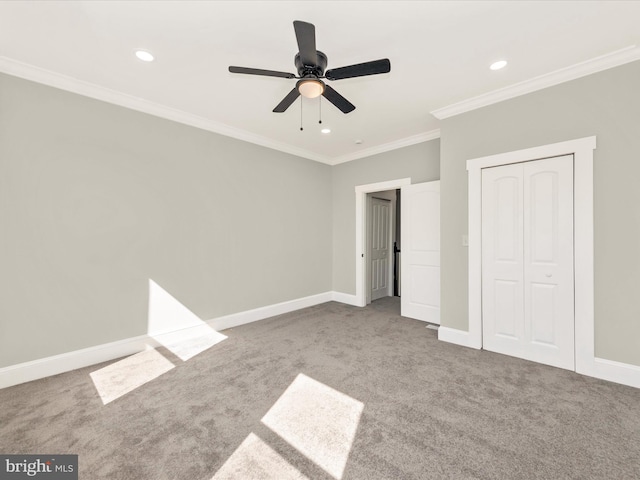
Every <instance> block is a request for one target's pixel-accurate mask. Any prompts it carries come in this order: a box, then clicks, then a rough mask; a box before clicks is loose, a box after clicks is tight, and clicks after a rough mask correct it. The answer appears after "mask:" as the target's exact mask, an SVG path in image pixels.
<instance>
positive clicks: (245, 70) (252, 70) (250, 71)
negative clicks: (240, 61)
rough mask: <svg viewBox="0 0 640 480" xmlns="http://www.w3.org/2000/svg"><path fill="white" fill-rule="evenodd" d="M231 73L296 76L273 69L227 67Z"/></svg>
mask: <svg viewBox="0 0 640 480" xmlns="http://www.w3.org/2000/svg"><path fill="white" fill-rule="evenodd" d="M229 71H230V72H231V73H245V74H247V75H262V76H264V77H280V78H296V76H295V75H294V74H293V73H287V72H276V71H275V70H261V69H259V68H247V67H229Z"/></svg>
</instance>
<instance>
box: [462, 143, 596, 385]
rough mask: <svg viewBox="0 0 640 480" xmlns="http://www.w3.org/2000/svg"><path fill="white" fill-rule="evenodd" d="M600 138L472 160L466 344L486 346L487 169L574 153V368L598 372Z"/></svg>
mask: <svg viewBox="0 0 640 480" xmlns="http://www.w3.org/2000/svg"><path fill="white" fill-rule="evenodd" d="M595 148H596V137H595V136H591V137H584V138H580V139H576V140H569V141H566V142H559V143H553V144H550V145H543V146H540V147H533V148H527V149H524V150H517V151H514V152H507V153H501V154H497V155H490V156H487V157H481V158H475V159H472V160H468V161H467V170H468V172H469V199H468V200H469V206H468V208H469V333H468V338H467V345H468V346H470V347H473V348H478V349H479V348H482V244H481V238H482V237H481V233H482V169H483V168H488V167H496V166H500V165H509V164H512V163H520V162H526V161H531V160H540V159H543V158H549V157H558V156H561V155H573V158H574V160H573V163H574V193H573V197H574V276H575V293H574V294H575V312H574V315H575V358H576V362H575V368H576V372H578V373H583V374H587V375H593V373H592V369H593V363H594V359H595V342H594V340H595V335H594V297H593V295H594V270H593V150H594V149H595Z"/></svg>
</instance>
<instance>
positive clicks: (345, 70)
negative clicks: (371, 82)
mask: <svg viewBox="0 0 640 480" xmlns="http://www.w3.org/2000/svg"><path fill="white" fill-rule="evenodd" d="M390 71H391V62H390V61H389V59H388V58H384V59H382V60H373V61H372V62H365V63H358V64H356V65H349V66H348V67H340V68H332V69H331V70H327V72H326V73H325V74H324V76H325V77H326V78H327V79H328V80H342V79H343V78H354V77H364V76H367V75H378V74H380V73H389V72H390Z"/></svg>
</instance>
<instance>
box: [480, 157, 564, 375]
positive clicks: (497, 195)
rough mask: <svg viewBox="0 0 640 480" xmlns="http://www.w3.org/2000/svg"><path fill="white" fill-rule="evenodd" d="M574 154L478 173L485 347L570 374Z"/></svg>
mask: <svg viewBox="0 0 640 480" xmlns="http://www.w3.org/2000/svg"><path fill="white" fill-rule="evenodd" d="M573 244H574V242H573V155H566V156H562V157H555V158H547V159H543V160H536V161H531V162H524V163H517V164H511V165H504V166H500V167H493V168H485V169H483V170H482V341H483V348H485V349H486V350H490V351H493V352H498V353H503V354H506V355H512V356H515V357H519V358H524V359H527V360H532V361H535V362H539V363H544V364H547V365H553V366H556V367H561V368H566V369H570V370H574V365H575V360H574V350H575V346H574V268H573V258H574V253H573V248H574V247H573Z"/></svg>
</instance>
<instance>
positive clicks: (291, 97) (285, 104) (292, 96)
mask: <svg viewBox="0 0 640 480" xmlns="http://www.w3.org/2000/svg"><path fill="white" fill-rule="evenodd" d="M299 96H300V92H299V91H298V89H297V88H294V89H293V90H291V91H290V92H289V93H288V94H287V96H286V97H284V98H283V99H282V101H281V102H280V103H279V104H278V105H277V106H276V108H274V109H273V111H274V112H275V113H283V112H284V111H285V110H286V109H287V108H289V107H290V106H291V104H292V103H293V102H295V101H296V98H298V97H299Z"/></svg>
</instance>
